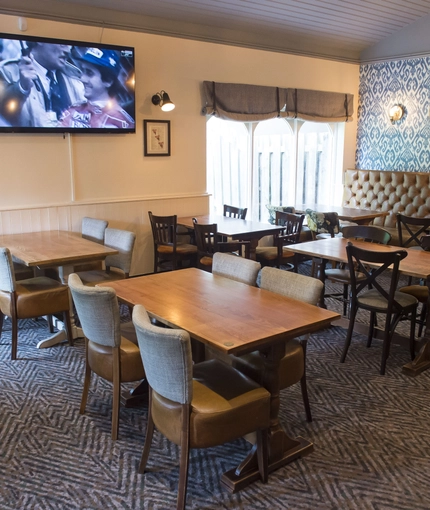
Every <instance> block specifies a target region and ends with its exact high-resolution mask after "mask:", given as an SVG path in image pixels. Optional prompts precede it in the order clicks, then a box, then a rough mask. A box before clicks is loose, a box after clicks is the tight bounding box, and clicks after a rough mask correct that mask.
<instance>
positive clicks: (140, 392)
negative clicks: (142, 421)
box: [121, 379, 149, 407]
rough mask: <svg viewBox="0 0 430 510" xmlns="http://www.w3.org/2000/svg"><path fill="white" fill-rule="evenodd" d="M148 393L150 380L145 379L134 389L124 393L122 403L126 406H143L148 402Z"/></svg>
mask: <svg viewBox="0 0 430 510" xmlns="http://www.w3.org/2000/svg"><path fill="white" fill-rule="evenodd" d="M148 393H149V392H148V381H147V380H146V379H144V380H143V381H141V382H140V383H139V384H138V385H137V386H136V387H134V388H133V389H132V390H128V391H124V392H123V393H122V395H121V405H123V406H124V407H143V406H144V405H145V404H147V403H148Z"/></svg>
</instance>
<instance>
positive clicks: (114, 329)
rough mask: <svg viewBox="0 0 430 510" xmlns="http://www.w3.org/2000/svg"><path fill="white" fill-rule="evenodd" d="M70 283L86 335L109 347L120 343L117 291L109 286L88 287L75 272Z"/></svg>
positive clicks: (70, 278)
mask: <svg viewBox="0 0 430 510" xmlns="http://www.w3.org/2000/svg"><path fill="white" fill-rule="evenodd" d="M68 283H69V288H70V291H71V293H72V297H73V301H74V303H75V306H76V311H77V312H78V316H79V320H80V321H81V326H82V329H83V331H84V335H85V337H86V338H88V340H91V342H95V343H97V344H101V345H106V346H109V347H116V346H118V345H120V344H121V331H120V316H119V307H118V300H117V297H116V293H115V291H114V290H113V289H111V288H109V287H86V286H85V285H83V284H82V281H81V279H80V278H79V276H78V275H77V274H75V273H72V274H71V275H70V276H69V280H68Z"/></svg>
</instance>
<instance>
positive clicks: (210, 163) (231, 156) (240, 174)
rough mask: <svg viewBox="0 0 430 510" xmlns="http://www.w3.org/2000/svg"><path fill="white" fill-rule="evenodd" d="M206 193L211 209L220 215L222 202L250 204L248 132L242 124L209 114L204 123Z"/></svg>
mask: <svg viewBox="0 0 430 510" xmlns="http://www.w3.org/2000/svg"><path fill="white" fill-rule="evenodd" d="M206 130H207V131H206V133H207V177H208V184H207V187H208V192H209V193H211V194H212V199H211V200H212V204H211V210H212V211H213V212H214V213H216V214H223V205H224V204H229V205H234V206H236V207H250V206H249V203H248V202H249V200H248V196H249V184H248V180H249V177H248V176H249V170H248V167H249V164H248V143H249V133H248V130H247V128H246V126H245V124H243V123H241V122H232V121H226V120H221V119H217V118H215V117H212V118H211V119H209V120H208V122H207V128H206Z"/></svg>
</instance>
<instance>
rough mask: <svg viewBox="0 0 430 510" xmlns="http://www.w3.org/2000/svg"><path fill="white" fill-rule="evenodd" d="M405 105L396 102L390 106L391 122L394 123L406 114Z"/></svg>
mask: <svg viewBox="0 0 430 510" xmlns="http://www.w3.org/2000/svg"><path fill="white" fill-rule="evenodd" d="M404 113H405V112H404V109H403V106H402V105H400V104H395V105H394V106H392V107H391V108H390V111H389V112H388V115H389V116H390V120H391V124H394V123H395V122H397V121H399V120H400V119H401V118H402V117H403V114H404Z"/></svg>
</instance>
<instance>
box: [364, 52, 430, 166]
mask: <svg viewBox="0 0 430 510" xmlns="http://www.w3.org/2000/svg"><path fill="white" fill-rule="evenodd" d="M395 104H400V105H402V106H403V108H404V110H405V114H404V116H403V118H402V119H401V120H400V121H398V122H396V123H395V124H391V121H390V118H389V116H388V111H389V109H390V108H391V107H392V106H393V105H395ZM429 113H430V57H425V58H411V59H407V60H395V61H390V62H381V63H377V64H366V65H362V66H360V88H359V99H358V131H357V152H356V158H355V160H356V161H355V162H356V168H361V169H367V170H402V171H410V172H413V171H415V172H418V171H420V172H423V171H424V172H425V171H430V117H429Z"/></svg>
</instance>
